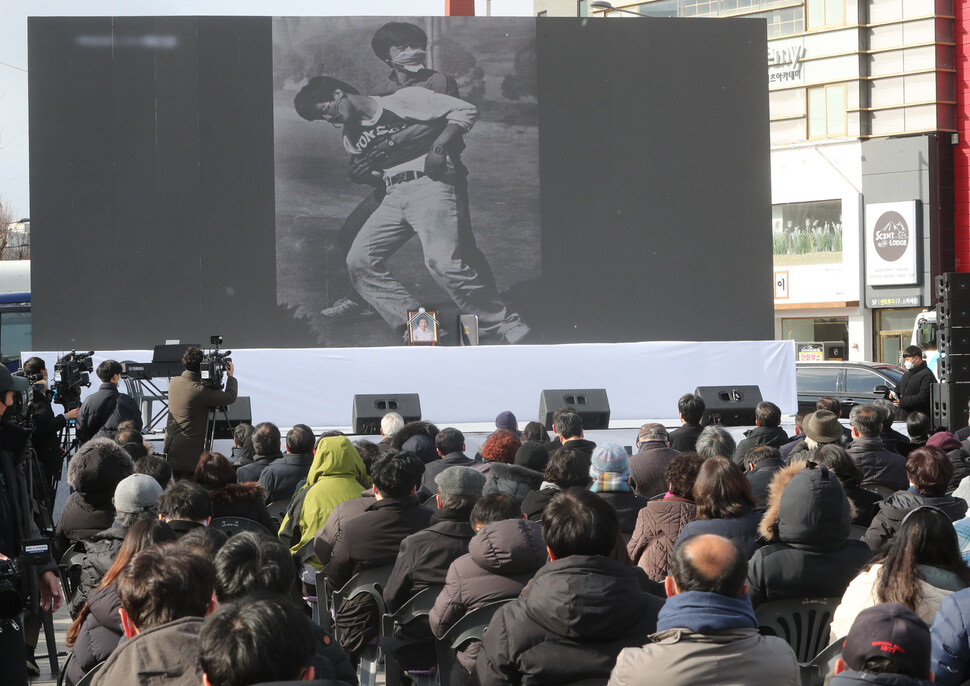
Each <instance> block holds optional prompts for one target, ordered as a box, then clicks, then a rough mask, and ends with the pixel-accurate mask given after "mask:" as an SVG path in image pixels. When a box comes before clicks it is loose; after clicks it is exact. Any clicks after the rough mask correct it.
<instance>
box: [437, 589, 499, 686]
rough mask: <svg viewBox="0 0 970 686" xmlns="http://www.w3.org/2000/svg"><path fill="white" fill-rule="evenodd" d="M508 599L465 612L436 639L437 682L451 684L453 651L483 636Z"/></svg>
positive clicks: (444, 685)
mask: <svg viewBox="0 0 970 686" xmlns="http://www.w3.org/2000/svg"><path fill="white" fill-rule="evenodd" d="M510 600H512V598H509V599H508V600H498V601H496V602H494V603H489V604H488V605H482V606H481V607H478V608H475V609H474V610H472V611H471V612H468V613H466V614H465V616H464V617H462V618H461V619H459V620H458V621H457V622H455V623H454V625H452V627H451V628H450V629H448V631H446V632H445V635H444V636H442V637H441V638H440V639H438V643H437V645H436V649H437V651H438V683H440V684H441V686H452V684H451V670H452V669H454V666H455V662H457V661H458V660H457V656H456V655H455V653H456V652H457V651H459V650H463V649H464V648H466V647H467V646H468V644H469V643H471V642H472V641H481V640H482V637H483V636H485V629H487V628H488V623H489V622H491V621H492V617H493V616H495V613H496V612H498V611H499V609H500V608H501V607H502V606H503V605H505V604H506V603H508V602H509V601H510Z"/></svg>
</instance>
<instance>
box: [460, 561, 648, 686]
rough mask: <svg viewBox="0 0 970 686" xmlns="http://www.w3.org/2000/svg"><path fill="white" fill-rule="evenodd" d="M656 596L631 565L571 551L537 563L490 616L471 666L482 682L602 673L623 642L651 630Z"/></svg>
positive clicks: (562, 680) (639, 639) (561, 680)
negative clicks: (514, 596) (515, 594)
mask: <svg viewBox="0 0 970 686" xmlns="http://www.w3.org/2000/svg"><path fill="white" fill-rule="evenodd" d="M662 604H663V601H662V600H661V599H660V598H657V597H656V596H649V595H645V594H643V593H642V592H641V591H640V585H639V582H638V581H637V572H636V571H635V570H634V568H632V567H628V566H626V565H624V564H623V563H621V562H618V561H616V560H613V559H611V558H607V557H602V556H599V555H570V556H568V557H564V558H562V559H559V560H554V561H552V562H548V563H547V564H546V565H545V566H544V567H543V568H542V569H540V570H539V571H538V572H537V573H536V575H535V579H534V580H533V582H532V584H531V585H530V586H529V589H528V592H527V594H526V595H524V596H522V597H520V598H519V599H518V600H513V601H512V602H510V603H509V604H507V605H505V606H504V607H502V608H501V609H499V611H498V612H496V614H495V616H494V617H493V618H492V621H491V623H490V624H489V625H488V630H487V631H486V632H485V638H484V640H483V641H482V653H481V655H480V656H479V658H478V663H477V665H476V671H477V674H478V679H479V683H480V684H481V686H493V685H495V686H498V685H499V684H501V685H503V686H504V685H506V684H513V685H514V684H522V685H523V686H532V685H536V684H568V683H573V682H577V681H582V680H584V679H604V678H606V677H608V676H609V674H610V671H611V670H612V669H613V665H614V663H615V662H616V656H617V655H618V654H619V652H620V650H622V649H623V648H628V647H631V646H638V645H642V644H643V643H644V641H646V640H647V636H649V635H650V634H651V633H653V632H654V631H655V630H656V626H657V614H658V613H659V611H660V607H661V606H662Z"/></svg>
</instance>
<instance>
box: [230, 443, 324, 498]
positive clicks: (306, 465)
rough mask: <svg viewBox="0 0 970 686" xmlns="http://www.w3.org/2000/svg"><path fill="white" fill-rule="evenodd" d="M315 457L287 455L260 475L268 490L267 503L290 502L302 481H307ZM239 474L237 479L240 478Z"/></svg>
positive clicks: (267, 467) (310, 455)
mask: <svg viewBox="0 0 970 686" xmlns="http://www.w3.org/2000/svg"><path fill="white" fill-rule="evenodd" d="M311 464H313V455H312V454H306V455H300V454H294V453H286V454H285V455H284V456H283V457H281V458H280V459H278V460H275V461H273V462H272V463H270V464H269V465H267V466H266V468H265V469H263V471H261V472H260V473H259V483H260V485H261V486H262V487H263V488H265V489H266V502H268V503H272V502H275V501H277V500H289V499H290V498H291V497H293V494H294V493H296V487H297V486H298V485H299V484H300V482H301V481H306V477H307V474H308V473H309V472H310V465H311ZM238 476H239V475H238V473H237V474H236V477H237V478H238Z"/></svg>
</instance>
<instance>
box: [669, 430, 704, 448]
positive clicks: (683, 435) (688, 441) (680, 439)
mask: <svg viewBox="0 0 970 686" xmlns="http://www.w3.org/2000/svg"><path fill="white" fill-rule="evenodd" d="M703 430H704V427H703V426H701V425H700V424H684V425H683V426H682V427H680V428H679V429H675V430H674V431H672V432H671V433H670V447H671V448H673V449H674V450H679V451H680V452H682V453H683V452H686V451H688V450H693V449H694V448H695V447H697V438H698V436H700V435H701V431H703Z"/></svg>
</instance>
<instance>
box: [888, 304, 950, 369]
mask: <svg viewBox="0 0 970 686" xmlns="http://www.w3.org/2000/svg"><path fill="white" fill-rule="evenodd" d="M922 311H923V310H922V309H921V308H919V307H912V308H906V309H898V310H897V309H884V310H883V309H880V310H875V314H876V319H875V325H876V326H875V329H876V330H875V332H874V336H875V341H874V343H875V345H874V349H875V354H874V356H873V357H875V360H876V362H888V363H889V364H900V363H901V361H902V351H903V349H904V348H905V347H906V346H908V345H909V342H910V340H911V339H912V337H913V323H914V322H915V321H916V315H917V314H919V313H920V312H922ZM928 331H932V332H933V333H934V334H935V328H933V327H930V328H928ZM928 342H929V340H928V337H927V341H924V342H923V343H924V347H930V346H928V345H926V344H927V343H928ZM932 348H933V349H935V348H936V343H935V341H934V342H933V345H932Z"/></svg>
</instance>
